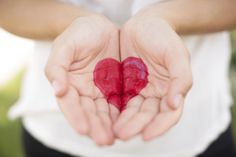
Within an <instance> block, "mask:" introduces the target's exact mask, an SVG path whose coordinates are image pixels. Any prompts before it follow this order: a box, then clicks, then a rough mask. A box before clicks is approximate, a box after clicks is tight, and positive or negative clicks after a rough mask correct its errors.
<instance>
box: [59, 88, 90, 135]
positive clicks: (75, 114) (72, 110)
mask: <svg viewBox="0 0 236 157" xmlns="http://www.w3.org/2000/svg"><path fill="white" fill-rule="evenodd" d="M57 102H58V104H59V106H60V108H61V110H62V112H63V113H64V115H65V117H66V119H67V120H68V121H69V123H70V124H71V126H72V127H73V128H74V129H75V130H76V131H77V132H79V133H80V134H83V135H84V134H87V133H88V130H89V125H88V120H87V118H86V115H85V113H84V111H83V109H82V107H81V104H80V97H79V95H78V93H77V91H76V90H75V89H74V88H73V87H70V88H69V90H68V92H67V93H66V94H65V95H64V96H63V97H58V98H57Z"/></svg>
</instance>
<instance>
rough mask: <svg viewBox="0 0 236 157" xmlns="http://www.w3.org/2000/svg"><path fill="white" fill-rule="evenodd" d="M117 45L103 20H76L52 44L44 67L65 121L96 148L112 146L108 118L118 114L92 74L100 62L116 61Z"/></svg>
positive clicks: (114, 34) (113, 31) (112, 28)
mask: <svg viewBox="0 0 236 157" xmlns="http://www.w3.org/2000/svg"><path fill="white" fill-rule="evenodd" d="M72 34H73V35H72ZM91 37H93V38H91ZM118 42H119V38H118V30H117V28H116V27H115V26H114V25H113V24H112V23H110V22H109V21H108V20H107V19H106V18H105V17H103V16H90V17H86V18H78V19H77V20H75V21H74V22H73V23H72V24H71V25H70V26H69V27H68V28H67V29H66V30H65V31H64V32H63V33H62V34H61V35H60V36H59V37H58V38H57V39H56V40H55V41H54V43H53V48H52V52H51V54H50V57H49V60H48V63H47V65H46V76H47V77H48V79H49V80H50V82H51V83H52V85H53V87H54V89H55V92H56V95H57V101H58V104H59V106H60V108H61V110H62V112H63V113H64V115H65V117H66V118H67V120H68V121H69V123H70V124H71V126H72V127H73V128H74V129H75V130H76V131H78V133H80V134H83V135H88V136H89V137H91V138H92V139H93V140H94V141H95V142H96V144H98V145H104V144H112V143H113V141H114V134H113V131H112V118H113V119H115V118H116V117H117V116H118V114H119V111H118V110H117V109H116V108H115V107H114V106H113V105H109V104H108V103H107V101H106V98H105V97H104V96H103V94H102V93H101V92H100V90H99V89H98V88H97V87H96V86H95V84H94V81H93V70H94V68H95V65H96V63H97V62H98V61H100V60H102V59H104V58H108V57H109V58H114V59H116V60H118V59H119V47H118ZM63 45H64V46H63ZM110 52H113V53H110ZM62 89H63V90H62Z"/></svg>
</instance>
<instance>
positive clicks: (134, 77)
mask: <svg viewBox="0 0 236 157" xmlns="http://www.w3.org/2000/svg"><path fill="white" fill-rule="evenodd" d="M93 76H94V82H95V85H96V86H97V87H98V88H99V89H100V90H101V92H102V93H103V94H104V96H105V97H106V99H107V102H108V103H110V104H112V105H114V106H116V107H117V108H118V109H119V110H120V111H122V110H124V109H125V106H126V104H127V102H128V101H129V100H130V99H131V98H133V97H134V96H136V95H138V94H139V92H140V91H141V90H142V89H143V88H144V87H145V86H146V85H147V82H148V79H147V77H148V70H147V66H146V65H145V64H144V62H143V61H142V60H141V59H140V58H135V57H128V58H126V59H125V60H124V61H123V62H121V63H120V62H119V61H117V60H115V59H112V58H106V59H103V60H101V61H99V62H98V63H97V65H96V67H95V69H94V72H93Z"/></svg>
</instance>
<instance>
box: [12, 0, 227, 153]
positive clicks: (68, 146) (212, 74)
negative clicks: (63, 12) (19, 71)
mask: <svg viewBox="0 0 236 157" xmlns="http://www.w3.org/2000/svg"><path fill="white" fill-rule="evenodd" d="M73 1H74V2H73V3H75V4H78V5H81V6H84V7H87V8H90V9H93V10H96V11H99V12H102V13H103V14H105V15H106V16H109V17H110V18H111V19H112V20H114V21H116V23H120V24H122V23H123V22H124V21H125V20H127V19H128V18H129V16H130V15H132V14H134V13H135V12H137V11H138V10H139V9H141V8H142V7H144V6H145V5H148V4H151V3H154V2H157V1H156V0H146V1H143V0H133V1H132V0H113V1H110V0H97V1H95V0H80V1H78V0H77V1H76V0H73ZM124 8H125V9H124ZM183 39H184V41H185V44H186V45H187V47H188V49H189V51H190V53H191V59H192V70H193V76H194V86H193V88H192V89H191V91H190V93H189V95H188V97H187V100H186V103H185V108H184V112H183V116H182V118H181V120H180V122H179V123H178V124H177V125H176V126H175V127H173V129H171V130H170V131H169V132H168V133H167V134H165V135H164V136H162V137H160V138H157V139H155V140H153V141H151V142H143V141H142V140H141V139H140V138H139V137H137V138H135V139H133V140H131V141H127V142H121V141H117V142H116V143H115V145H113V146H111V147H105V148H99V147H96V146H95V144H94V143H93V142H92V141H91V140H90V139H89V138H86V137H82V136H80V135H78V134H77V133H76V132H75V131H74V130H73V129H72V128H71V127H70V126H69V125H68V124H67V122H66V120H65V118H64V116H63V115H62V113H61V112H60V110H59V108H58V105H57V103H56V101H55V98H54V95H53V90H52V88H51V86H50V84H49V83H48V81H47V79H46V77H45V76H44V71H43V70H44V66H45V63H46V61H47V57H48V55H49V53H50V47H51V42H46V41H37V42H35V49H34V50H35V53H34V56H32V62H31V63H30V65H29V68H28V72H27V74H26V76H25V81H24V83H23V88H22V96H21V99H20V100H19V102H18V103H17V104H16V105H15V106H14V107H13V108H12V109H11V110H10V112H9V115H10V117H11V118H16V117H23V124H24V126H25V127H26V129H27V130H28V131H29V132H30V133H31V134H32V135H33V136H34V137H35V138H37V139H38V140H40V141H41V142H42V143H44V144H45V145H47V146H48V147H50V148H54V149H56V150H60V151H64V152H66V153H69V154H72V155H75V156H80V155H81V156H84V157H94V156H96V157H146V156H148V157H157V156H159V157H193V156H196V154H198V153H200V152H202V151H204V150H205V149H206V148H207V146H208V145H209V144H210V143H211V142H212V141H213V140H214V139H216V138H217V137H218V136H219V135H220V133H222V132H223V131H224V130H225V129H226V128H227V127H228V125H229V122H230V120H231V117H230V105H231V95H230V88H229V84H228V82H229V81H228V66H229V60H230V45H229V44H230V42H229V36H228V33H227V32H220V33H215V34H208V35H201V36H200V35H198V36H197V35H196V36H188V37H183Z"/></svg>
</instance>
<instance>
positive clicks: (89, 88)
mask: <svg viewBox="0 0 236 157" xmlns="http://www.w3.org/2000/svg"><path fill="white" fill-rule="evenodd" d="M70 82H71V83H72V84H73V86H75V87H76V89H78V91H79V92H80V94H81V95H86V96H88V97H90V98H92V99H95V98H98V97H103V95H102V93H101V91H100V90H99V89H98V88H97V87H96V86H95V84H94V80H93V73H85V74H80V75H79V76H78V75H77V74H76V75H70Z"/></svg>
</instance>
